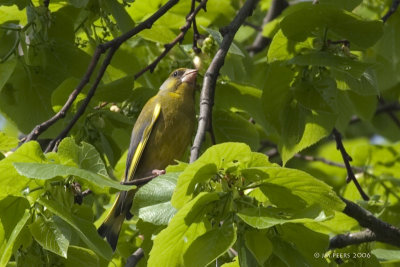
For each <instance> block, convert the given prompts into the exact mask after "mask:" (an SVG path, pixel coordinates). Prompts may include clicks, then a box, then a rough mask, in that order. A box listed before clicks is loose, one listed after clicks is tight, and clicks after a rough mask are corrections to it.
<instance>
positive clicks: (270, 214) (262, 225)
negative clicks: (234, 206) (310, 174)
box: [237, 205, 326, 229]
mask: <svg viewBox="0 0 400 267" xmlns="http://www.w3.org/2000/svg"><path fill="white" fill-rule="evenodd" d="M237 215H238V216H239V217H240V218H241V219H242V220H243V221H244V222H245V223H247V224H248V225H250V226H252V227H254V228H257V229H266V228H270V227H272V226H274V225H277V224H284V223H306V222H313V221H324V220H326V215H325V213H324V212H323V211H322V210H321V208H320V207H318V206H317V205H313V206H311V207H308V208H306V209H303V210H296V211H288V210H285V209H278V208H273V207H266V208H264V207H256V208H245V209H240V210H239V211H238V213H237Z"/></svg>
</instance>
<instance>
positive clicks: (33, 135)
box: [24, 0, 179, 145]
mask: <svg viewBox="0 0 400 267" xmlns="http://www.w3.org/2000/svg"><path fill="white" fill-rule="evenodd" d="M178 1H179V0H170V1H168V2H167V3H166V4H165V5H163V6H162V7H161V8H160V9H158V10H157V11H156V12H155V13H154V14H153V15H152V16H150V17H149V18H148V19H146V20H145V21H144V22H142V23H140V24H139V25H138V26H136V27H135V28H133V29H132V30H130V31H128V32H126V33H124V34H123V35H121V36H119V37H117V38H115V39H113V40H111V41H109V42H107V43H104V44H100V45H98V47H97V48H96V51H95V52H94V54H93V57H92V60H91V62H90V64H89V66H88V69H87V71H86V73H85V75H84V76H83V78H82V79H81V81H80V83H79V84H78V86H77V87H76V88H75V89H74V90H73V91H72V93H71V94H70V96H69V98H68V100H67V102H65V104H64V106H63V107H62V108H61V110H60V111H59V112H57V113H56V114H55V115H54V116H53V117H52V118H50V119H49V120H47V121H45V122H43V123H41V124H39V125H37V126H36V127H35V128H34V129H33V130H32V131H31V132H30V133H29V134H28V135H27V136H26V138H25V139H24V142H28V141H30V140H36V139H37V138H38V136H39V135H40V134H42V133H43V132H44V131H46V130H47V129H48V128H49V127H50V126H51V125H53V124H54V123H56V122H57V121H58V120H60V119H61V118H64V117H65V115H66V113H67V111H68V110H69V108H70V107H71V105H72V103H73V102H74V101H75V99H76V97H77V96H78V94H79V93H80V92H81V91H82V89H83V88H84V87H85V85H86V84H87V83H89V80H90V77H91V76H92V74H93V71H94V70H95V68H96V66H97V63H98V62H99V60H100V57H101V55H102V54H104V53H105V52H106V51H107V50H108V49H110V48H112V50H114V51H113V52H112V53H109V54H108V55H110V58H108V59H107V58H106V59H105V60H104V61H107V60H109V61H111V58H112V56H113V55H114V53H115V51H116V50H117V49H118V48H119V47H120V46H121V44H122V43H123V42H125V41H126V40H128V39H129V38H131V37H132V36H134V35H136V34H138V33H139V32H141V31H143V30H145V29H150V28H151V27H152V25H153V24H154V22H155V21H157V20H158V19H159V18H160V17H161V16H163V15H164V14H165V13H166V12H167V11H168V10H169V9H171V8H172V7H173V6H174V5H175V4H176V3H178ZM108 64H109V62H108ZM108 64H107V65H108ZM107 65H105V67H107ZM103 66H104V62H103ZM103 73H104V72H103ZM99 74H100V71H99ZM102 75H103V74H101V75H98V76H97V78H96V81H97V80H101V78H102ZM96 88H97V86H95V87H92V89H93V91H95V90H96ZM93 93H94V92H93ZM85 103H86V101H85ZM86 105H87V104H86ZM82 106H83V107H82ZM82 106H81V107H82V109H83V111H84V110H85V109H86V106H85V105H84V104H82ZM80 115H82V114H80ZM80 115H79V116H80ZM74 123H75V122H74ZM72 125H73V124H72ZM69 127H70V125H68V128H69ZM64 131H66V132H68V131H69V129H68V130H64ZM64 131H63V133H62V134H63V135H64ZM59 136H61V134H60V135H59ZM56 142H58V141H57V140H56V141H55V142H54V144H55V143H56ZM54 144H53V145H54Z"/></svg>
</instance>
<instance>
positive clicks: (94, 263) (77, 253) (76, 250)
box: [64, 246, 100, 267]
mask: <svg viewBox="0 0 400 267" xmlns="http://www.w3.org/2000/svg"><path fill="white" fill-rule="evenodd" d="M64 263H65V266H66V267H76V266H85V267H98V266H100V265H99V264H100V263H99V257H97V255H96V254H95V253H94V252H93V251H91V250H90V249H87V248H82V247H77V246H69V247H68V258H67V259H65V260H64Z"/></svg>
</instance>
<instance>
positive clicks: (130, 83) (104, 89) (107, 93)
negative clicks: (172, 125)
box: [93, 75, 151, 102]
mask: <svg viewBox="0 0 400 267" xmlns="http://www.w3.org/2000/svg"><path fill="white" fill-rule="evenodd" d="M134 86H135V77H134V76H133V75H127V76H125V77H123V78H121V79H118V80H115V81H112V82H109V83H106V84H102V85H100V86H99V87H98V88H97V90H96V94H95V95H94V96H93V99H94V100H95V101H99V102H100V101H106V102H123V101H125V100H127V99H129V97H132V95H133V94H134V89H133V87H134ZM137 86H138V85H137ZM137 86H136V87H137ZM137 89H138V88H135V91H136V90H137ZM148 91H151V90H150V89H149V90H148ZM115 92H118V93H117V94H116V93H115ZM134 99H135V101H140V99H139V98H136V96H135V98H134ZM143 102H145V101H143Z"/></svg>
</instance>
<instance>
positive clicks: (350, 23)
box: [281, 3, 383, 49]
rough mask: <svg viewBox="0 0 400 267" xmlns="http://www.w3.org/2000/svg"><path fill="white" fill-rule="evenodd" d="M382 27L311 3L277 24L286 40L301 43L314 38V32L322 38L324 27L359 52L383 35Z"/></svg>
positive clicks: (380, 24) (376, 23)
mask: <svg viewBox="0 0 400 267" xmlns="http://www.w3.org/2000/svg"><path fill="white" fill-rule="evenodd" d="M382 26H383V25H382V21H366V20H363V19H361V18H360V17H358V16H357V15H355V14H353V13H350V12H348V11H345V10H343V9H339V8H336V7H334V6H332V5H324V4H319V5H311V3H310V4H309V5H308V6H305V7H304V8H303V9H300V10H298V11H296V12H293V13H292V14H289V15H288V16H287V17H285V18H284V19H283V20H282V21H281V29H282V31H283V33H284V34H285V36H287V37H288V38H289V39H292V40H295V41H304V40H306V38H307V37H310V36H313V35H315V32H316V31H317V30H319V32H320V35H321V36H322V31H323V29H324V28H327V29H328V30H329V31H332V32H334V33H336V34H337V35H339V36H340V37H342V38H344V39H346V40H348V41H350V43H351V44H355V45H356V46H358V47H361V48H363V49H366V48H368V47H371V46H372V45H374V44H375V43H376V42H377V41H378V40H379V38H380V37H381V36H382V33H383V27H382Z"/></svg>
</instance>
